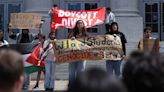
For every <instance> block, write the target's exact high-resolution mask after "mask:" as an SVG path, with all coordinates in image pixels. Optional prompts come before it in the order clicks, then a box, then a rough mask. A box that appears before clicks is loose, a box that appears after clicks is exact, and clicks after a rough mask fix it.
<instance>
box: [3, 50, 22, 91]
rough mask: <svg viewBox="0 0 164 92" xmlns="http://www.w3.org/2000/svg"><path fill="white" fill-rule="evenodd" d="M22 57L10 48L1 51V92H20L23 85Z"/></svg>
mask: <svg viewBox="0 0 164 92" xmlns="http://www.w3.org/2000/svg"><path fill="white" fill-rule="evenodd" d="M23 68H24V67H23V60H22V57H21V55H20V54H19V53H18V52H16V51H14V50H11V49H9V48H3V49H0V92H20V90H21V88H22V83H23Z"/></svg>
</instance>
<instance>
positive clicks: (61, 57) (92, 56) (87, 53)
mask: <svg viewBox="0 0 164 92" xmlns="http://www.w3.org/2000/svg"><path fill="white" fill-rule="evenodd" d="M54 52H55V57H56V63H65V62H68V63H69V62H74V61H79V60H103V59H105V60H121V59H122V54H123V51H122V44H121V40H120V37H118V36H116V35H115V36H113V35H98V36H90V37H85V38H79V39H63V40H57V41H56V42H55V43H54Z"/></svg>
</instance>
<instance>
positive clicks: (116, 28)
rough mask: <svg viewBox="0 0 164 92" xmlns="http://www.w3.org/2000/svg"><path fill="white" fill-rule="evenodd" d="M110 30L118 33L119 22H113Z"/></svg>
mask: <svg viewBox="0 0 164 92" xmlns="http://www.w3.org/2000/svg"><path fill="white" fill-rule="evenodd" d="M110 29H111V31H112V32H116V31H118V23H117V22H112V23H111V28H110Z"/></svg>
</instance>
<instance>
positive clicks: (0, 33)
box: [0, 29, 3, 41]
mask: <svg viewBox="0 0 164 92" xmlns="http://www.w3.org/2000/svg"><path fill="white" fill-rule="evenodd" d="M1 40H3V30H2V29H0V41H1Z"/></svg>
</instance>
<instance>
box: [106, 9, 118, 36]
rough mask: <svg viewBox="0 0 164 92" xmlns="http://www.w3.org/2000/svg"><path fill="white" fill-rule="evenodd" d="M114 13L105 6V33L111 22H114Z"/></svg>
mask: <svg viewBox="0 0 164 92" xmlns="http://www.w3.org/2000/svg"><path fill="white" fill-rule="evenodd" d="M115 21H116V19H115V15H114V13H113V12H111V8H110V7H108V8H106V16H105V28H106V33H108V32H109V30H110V27H111V23H112V22H115Z"/></svg>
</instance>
